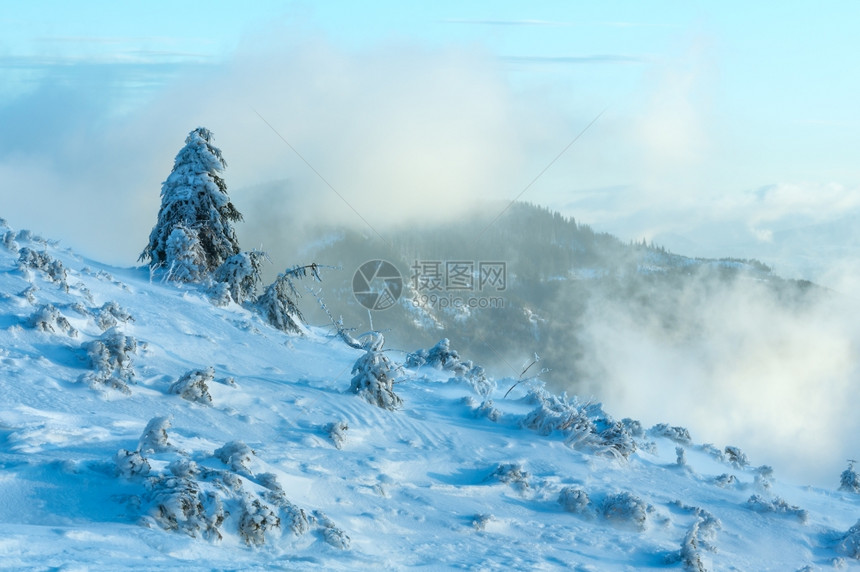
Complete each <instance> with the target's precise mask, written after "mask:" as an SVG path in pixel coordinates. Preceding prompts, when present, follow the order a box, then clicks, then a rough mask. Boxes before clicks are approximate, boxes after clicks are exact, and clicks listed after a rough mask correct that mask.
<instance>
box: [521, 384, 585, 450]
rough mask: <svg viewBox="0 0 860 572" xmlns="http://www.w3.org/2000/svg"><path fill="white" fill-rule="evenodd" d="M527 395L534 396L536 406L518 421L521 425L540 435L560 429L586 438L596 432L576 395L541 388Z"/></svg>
mask: <svg viewBox="0 0 860 572" xmlns="http://www.w3.org/2000/svg"><path fill="white" fill-rule="evenodd" d="M529 396H530V397H532V398H535V400H536V401H537V405H538V406H537V408H535V409H533V410H532V411H530V412H529V413H527V414H526V416H525V417H523V419H522V421H520V425H522V426H523V427H526V428H528V429H532V430H534V431H537V432H538V433H540V434H541V435H549V434H550V433H552V432H553V431H561V432H563V433H565V434H568V433H571V434H572V435H574V436H578V435H583V436H584V437H585V438H586V439H587V438H589V437H592V436H594V435H595V433H596V432H597V430H596V428H595V427H594V423H592V422H591V419H589V418H588V414H587V412H586V410H585V407H583V406H582V405H580V403H579V401H578V400H577V399H576V397H573V398H568V397H567V395H554V394H551V393H549V392H547V391H543V390H540V391H533V392H532V393H531V394H530V395H529ZM592 440H593V439H592Z"/></svg>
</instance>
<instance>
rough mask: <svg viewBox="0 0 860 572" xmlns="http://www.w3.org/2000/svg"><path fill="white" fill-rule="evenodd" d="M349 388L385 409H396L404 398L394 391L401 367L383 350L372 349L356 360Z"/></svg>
mask: <svg viewBox="0 0 860 572" xmlns="http://www.w3.org/2000/svg"><path fill="white" fill-rule="evenodd" d="M352 374H353V378H352V381H351V383H350V387H349V390H350V391H351V392H352V393H355V394H356V395H360V396H362V397H363V398H364V399H366V400H367V401H368V402H370V403H372V404H373V405H376V406H377V407H382V408H383V409H389V410H392V411H393V410H395V409H397V408H398V407H400V406H401V405H402V404H403V400H402V399H401V398H400V396H398V395H397V394H395V393H394V380H395V379H396V378H397V376H398V375H399V374H400V367H399V366H397V365H395V364H393V363H392V362H391V360H390V359H388V357H387V356H386V355H385V354H384V353H383V352H382V351H381V350H379V351H377V350H373V349H370V350H368V351H366V352H365V353H364V355H363V356H361V357H360V358H358V360H356V362H355V365H354V366H353V367H352Z"/></svg>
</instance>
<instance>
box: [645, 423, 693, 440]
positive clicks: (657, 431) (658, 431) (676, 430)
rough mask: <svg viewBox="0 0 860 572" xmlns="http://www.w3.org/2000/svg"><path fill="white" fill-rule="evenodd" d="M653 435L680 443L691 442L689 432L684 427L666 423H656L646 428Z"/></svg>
mask: <svg viewBox="0 0 860 572" xmlns="http://www.w3.org/2000/svg"><path fill="white" fill-rule="evenodd" d="M648 433H649V434H650V435H651V436H653V437H666V438H667V439H671V440H672V441H675V442H676V443H680V444H681V445H689V444H690V443H692V439H691V438H690V432H689V431H688V430H687V429H686V428H685V427H671V426H669V425H668V424H666V423H658V424H657V425H654V426H653V427H652V428H651V429H649V430H648Z"/></svg>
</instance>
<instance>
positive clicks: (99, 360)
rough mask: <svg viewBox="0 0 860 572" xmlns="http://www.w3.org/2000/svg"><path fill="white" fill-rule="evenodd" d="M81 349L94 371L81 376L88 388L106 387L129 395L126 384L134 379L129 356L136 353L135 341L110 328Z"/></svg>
mask: <svg viewBox="0 0 860 572" xmlns="http://www.w3.org/2000/svg"><path fill="white" fill-rule="evenodd" d="M83 348H84V349H85V350H86V352H87V357H88V358H89V361H90V365H91V366H92V368H93V370H94V371H92V372H90V373H86V374H84V375H83V376H82V378H83V379H84V380H86V381H87V382H89V384H90V386H92V387H98V386H106V387H111V388H113V389H118V390H120V391H122V392H123V393H131V389H129V387H128V383H129V382H130V381H131V380H132V379H133V378H134V369H132V356H131V354H133V353H135V352H136V351H137V340H136V339H134V338H133V337H132V336H126V335H125V334H123V333H122V332H120V331H119V330H118V329H116V328H111V329H110V330H108V331H106V332H104V333H103V334H102V335H101V337H99V338H98V339H96V340H93V341H91V342H88V343H85V344H84V345H83Z"/></svg>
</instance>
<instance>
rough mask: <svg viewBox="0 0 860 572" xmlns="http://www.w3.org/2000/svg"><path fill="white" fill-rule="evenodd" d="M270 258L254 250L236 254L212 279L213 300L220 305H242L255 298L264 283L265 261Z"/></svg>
mask: <svg viewBox="0 0 860 572" xmlns="http://www.w3.org/2000/svg"><path fill="white" fill-rule="evenodd" d="M267 258H268V256H267V255H266V253H265V252H261V251H259V250H252V251H250V252H240V253H238V254H234V255H233V256H231V257H230V258H228V259H227V260H225V261H224V263H223V264H222V265H221V266H219V267H218V268H217V269H216V270H215V273H214V274H213V276H212V278H213V280H215V283H216V284H215V287H214V290H213V299H214V300H215V301H216V303H218V304H219V305H226V304H227V303H228V302H229V301H230V300H232V301H233V302H235V303H237V304H242V303H243V302H245V301H247V300H251V299H252V298H253V297H254V293H255V292H256V290H257V286H258V285H259V284H260V283H261V282H262V278H261V277H260V274H261V273H262V270H263V261H264V260H266V259H267Z"/></svg>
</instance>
